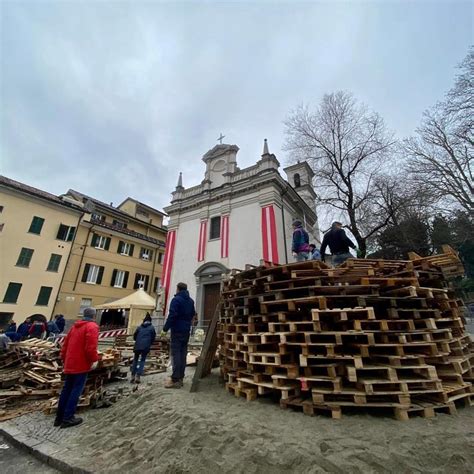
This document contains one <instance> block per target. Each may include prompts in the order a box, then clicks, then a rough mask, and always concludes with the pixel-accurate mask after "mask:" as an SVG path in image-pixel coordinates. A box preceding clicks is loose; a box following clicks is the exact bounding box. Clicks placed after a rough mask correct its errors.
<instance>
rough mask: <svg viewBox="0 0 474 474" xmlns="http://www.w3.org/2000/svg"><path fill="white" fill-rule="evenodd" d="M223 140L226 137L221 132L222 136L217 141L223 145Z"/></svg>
mask: <svg viewBox="0 0 474 474" xmlns="http://www.w3.org/2000/svg"><path fill="white" fill-rule="evenodd" d="M223 138H225V135H222V132H221V136H220V137H219V138H218V139H217V141H219V142H221V145H222V139H223Z"/></svg>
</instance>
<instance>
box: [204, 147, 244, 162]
mask: <svg viewBox="0 0 474 474" xmlns="http://www.w3.org/2000/svg"><path fill="white" fill-rule="evenodd" d="M238 151H239V147H238V146H237V145H216V146H215V147H214V148H212V149H211V150H209V151H208V152H207V153H206V154H205V155H204V156H203V157H202V159H203V161H204V162H206V161H209V160H212V159H214V158H218V157H219V156H222V155H227V154H229V153H234V154H235V153H237V152H238Z"/></svg>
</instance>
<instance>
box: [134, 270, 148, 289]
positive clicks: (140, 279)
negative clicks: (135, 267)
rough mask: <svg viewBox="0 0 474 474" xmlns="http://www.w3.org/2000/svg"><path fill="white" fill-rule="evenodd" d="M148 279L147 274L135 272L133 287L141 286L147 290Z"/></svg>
mask: <svg viewBox="0 0 474 474" xmlns="http://www.w3.org/2000/svg"><path fill="white" fill-rule="evenodd" d="M149 280H150V276H149V275H144V274H142V273H137V274H136V275H135V283H134V284H133V289H134V290H136V289H138V288H143V289H144V290H145V291H148V282H149Z"/></svg>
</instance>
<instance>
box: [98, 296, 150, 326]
mask: <svg viewBox="0 0 474 474" xmlns="http://www.w3.org/2000/svg"><path fill="white" fill-rule="evenodd" d="M155 306H156V302H155V299H154V298H153V297H151V296H150V295H149V294H148V293H146V291H145V290H144V289H143V288H139V289H138V290H137V291H135V293H132V294H131V295H128V296H125V298H121V299H119V300H115V301H111V302H110V303H104V304H100V305H97V306H96V309H101V310H106V309H126V310H129V314H128V326H127V332H128V334H133V332H134V331H135V329H136V328H137V327H138V326H139V325H140V324H141V322H142V321H143V318H144V317H145V315H146V313H147V312H151V311H153V310H154V309H155Z"/></svg>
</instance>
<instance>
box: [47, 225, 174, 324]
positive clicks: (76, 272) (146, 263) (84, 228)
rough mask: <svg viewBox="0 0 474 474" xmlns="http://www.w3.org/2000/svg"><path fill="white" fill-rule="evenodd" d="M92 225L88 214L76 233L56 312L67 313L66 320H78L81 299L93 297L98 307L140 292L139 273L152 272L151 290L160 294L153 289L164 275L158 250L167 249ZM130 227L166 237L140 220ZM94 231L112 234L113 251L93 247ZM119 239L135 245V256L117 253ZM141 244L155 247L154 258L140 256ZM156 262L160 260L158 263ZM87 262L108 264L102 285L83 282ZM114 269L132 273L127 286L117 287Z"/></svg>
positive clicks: (137, 230) (149, 273) (159, 236)
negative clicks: (136, 286) (114, 284)
mask: <svg viewBox="0 0 474 474" xmlns="http://www.w3.org/2000/svg"><path fill="white" fill-rule="evenodd" d="M106 217H107V221H108V222H111V218H109V216H106ZM90 226H91V224H90V223H89V222H87V217H85V220H84V221H83V223H82V225H81V226H80V227H79V231H78V233H77V236H76V241H75V243H74V246H73V249H72V252H71V256H70V259H69V265H68V268H67V270H66V273H65V275H64V280H63V284H62V286H61V290H60V294H59V301H58V303H57V305H56V308H55V313H61V314H64V315H65V317H66V319H76V318H78V317H79V316H80V307H81V301H82V300H83V299H85V298H87V299H91V300H92V303H91V306H94V307H95V306H97V305H99V304H102V303H107V302H110V301H114V300H116V299H119V298H123V297H125V296H127V295H129V294H131V293H133V292H134V291H136V289H134V288H133V285H134V282H135V275H136V274H137V273H140V274H145V275H149V284H148V290H147V292H148V293H149V294H150V295H152V296H156V293H155V292H154V291H153V290H154V280H155V278H156V277H158V278H160V279H161V275H162V265H161V264H158V253H159V252H160V253H164V249H163V248H161V250H158V246H157V245H156V244H153V243H151V242H147V241H142V240H140V239H136V238H133V237H130V236H128V235H126V234H123V233H119V232H118V231H112V230H110V229H106V228H104V227H100V226H95V225H92V227H90ZM128 229H130V230H134V231H136V232H140V233H142V234H144V235H146V233H147V229H148V230H149V231H148V235H149V236H151V237H154V238H156V239H160V240H163V241H165V240H166V234H165V233H164V232H163V231H161V232H157V231H156V230H150V229H149V226H146V225H144V226H141V225H140V224H136V223H128ZM93 233H96V234H98V235H102V236H105V237H110V239H111V242H110V248H109V250H99V249H96V248H94V247H92V246H91V241H92V235H93ZM119 241H123V242H126V243H131V244H134V245H135V249H134V254H133V256H132V257H130V256H124V255H121V254H119V253H118V252H117V249H118V245H119ZM141 247H145V248H149V249H152V250H153V258H152V260H143V259H141V258H140V248H141ZM153 262H156V263H155V265H154V264H153ZM86 264H91V265H97V266H103V267H104V273H103V277H102V282H101V284H92V283H83V282H82V281H81V280H82V276H83V273H84V268H85V266H86ZM114 269H117V270H123V271H128V272H129V277H128V284H127V288H115V287H114V286H112V285H111V279H112V274H113V271H114Z"/></svg>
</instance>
